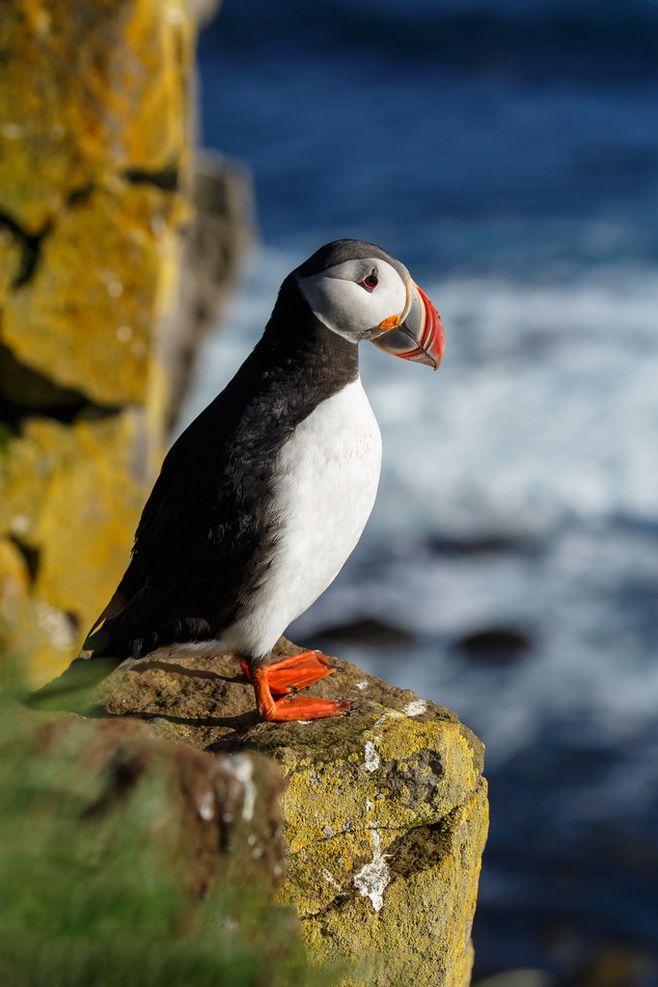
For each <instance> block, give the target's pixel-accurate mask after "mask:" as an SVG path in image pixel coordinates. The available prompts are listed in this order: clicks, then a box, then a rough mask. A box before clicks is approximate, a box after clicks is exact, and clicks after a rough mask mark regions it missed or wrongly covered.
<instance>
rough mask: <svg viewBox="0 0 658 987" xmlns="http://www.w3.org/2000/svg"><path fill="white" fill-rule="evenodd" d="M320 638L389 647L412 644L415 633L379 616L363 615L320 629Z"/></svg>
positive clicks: (318, 635) (318, 634)
mask: <svg viewBox="0 0 658 987" xmlns="http://www.w3.org/2000/svg"><path fill="white" fill-rule="evenodd" d="M316 636H317V637H318V638H322V639H323V640H325V641H331V642H332V643H333V642H334V641H357V642H358V643H359V644H373V645H377V646H378V647H387V646H391V647H392V646H393V645H398V644H411V643H412V642H413V635H412V634H410V633H409V632H408V631H406V630H404V629H403V628H402V627H396V626H395V625H394V624H389V623H387V622H386V621H384V620H379V618H377V617H361V618H357V619H356V620H350V621H347V622H346V623H344V624H335V625H334V626H333V627H325V628H323V629H322V630H321V631H318V633H317V635H316Z"/></svg>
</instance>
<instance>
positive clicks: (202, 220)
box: [161, 151, 255, 426]
mask: <svg viewBox="0 0 658 987" xmlns="http://www.w3.org/2000/svg"><path fill="white" fill-rule="evenodd" d="M192 205H193V218H192V221H191V222H190V223H189V224H188V226H187V229H186V233H185V238H184V243H183V251H182V266H183V270H184V272H185V274H184V277H183V278H182V279H181V282H180V291H179V296H178V302H177V304H176V305H175V306H172V308H171V310H170V312H169V314H168V316H167V318H166V319H165V321H164V325H163V327H162V332H161V353H162V359H163V362H164V365H165V367H166V369H167V381H168V389H169V407H170V411H169V420H168V424H169V426H172V425H174V423H175V421H176V418H177V415H178V412H179V409H180V405H181V402H182V400H183V397H184V396H185V393H186V391H187V388H188V385H189V382H190V378H191V376H192V374H193V372H194V370H195V367H196V363H197V358H198V355H199V350H200V346H201V343H202V341H203V339H204V337H205V336H206V334H207V333H208V332H209V331H210V330H211V329H212V328H214V327H216V326H217V324H218V321H219V317H220V313H221V311H222V308H223V306H224V303H225V302H226V300H227V297H228V296H229V294H230V292H231V291H232V289H233V287H234V286H235V282H236V279H237V276H238V272H239V270H240V266H241V263H242V261H243V259H244V256H245V253H246V252H247V249H248V247H249V245H250V244H251V242H252V240H253V239H254V236H255V234H254V220H253V212H254V207H253V202H252V188H251V179H250V176H249V175H248V173H247V171H246V170H245V168H244V167H242V166H241V165H240V164H238V163H237V162H235V161H232V160H230V159H228V158H225V157H224V156H223V155H221V154H218V153H217V152H211V151H201V152H199V154H198V156H197V161H196V165H195V171H194V176H193V182H192Z"/></svg>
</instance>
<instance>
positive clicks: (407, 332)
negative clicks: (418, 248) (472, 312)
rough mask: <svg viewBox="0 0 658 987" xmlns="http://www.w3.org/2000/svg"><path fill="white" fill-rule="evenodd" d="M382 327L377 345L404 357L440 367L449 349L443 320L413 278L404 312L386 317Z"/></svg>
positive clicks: (380, 326)
mask: <svg viewBox="0 0 658 987" xmlns="http://www.w3.org/2000/svg"><path fill="white" fill-rule="evenodd" d="M379 328H380V329H381V330H382V334H381V335H380V336H377V338H376V339H373V343H374V344H375V346H379V348H380V349H381V350H384V351H385V352H386V353H391V354H392V355H393V356H399V357H401V358H402V359H403V360H412V361H413V362H414V363H424V364H425V365H426V366H428V367H433V368H434V370H438V369H439V364H440V363H441V360H442V359H443V351H444V349H445V336H444V332H443V323H442V322H441V317H440V315H439V313H438V312H437V310H436V309H435V308H434V305H433V304H432V302H431V301H430V299H429V298H428V296H427V295H426V294H425V292H424V291H423V289H422V288H420V287H419V286H418V285H417V284H416V283H415V282H414V281H411V280H410V281H409V283H408V286H407V304H406V306H405V310H404V312H403V313H402V314H401V315H399V316H397V315H393V316H390V318H388V319H384V321H383V322H380V324H379Z"/></svg>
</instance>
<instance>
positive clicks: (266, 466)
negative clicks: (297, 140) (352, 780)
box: [74, 239, 444, 722]
mask: <svg viewBox="0 0 658 987" xmlns="http://www.w3.org/2000/svg"><path fill="white" fill-rule="evenodd" d="M362 342H371V343H374V345H375V346H377V347H379V349H381V350H383V351H384V352H385V353H389V354H392V355H393V356H397V357H401V358H402V359H404V360H408V361H411V362H412V363H421V364H425V365H427V366H430V367H433V368H434V369H435V370H436V369H437V368H438V366H439V364H440V362H441V359H442V356H443V349H444V333H443V326H442V323H441V319H440V317H439V315H438V313H437V311H436V309H435V307H434V305H433V304H432V302H431V301H430V299H429V298H428V296H427V295H426V294H425V292H424V291H423V290H422V289H421V288H420V287H419V286H418V285H417V284H416V283H415V282H414V281H413V280H412V278H411V275H410V274H409V272H408V270H407V268H406V267H405V266H404V264H402V263H401V262H400V261H399V260H396V259H395V258H393V257H391V255H390V254H388V253H387V252H386V251H385V250H382V249H381V248H380V247H377V246H375V245H374V244H372V243H366V242H363V241H360V240H349V239H342V240H335V241H333V242H332V243H328V244H326V245H325V246H323V247H320V249H319V250H317V251H316V252H315V253H314V254H313V255H312V256H311V257H309V258H308V260H306V261H305V262H304V263H303V264H301V265H300V266H299V267H297V268H296V269H295V270H294V271H292V273H291V274H289V275H288V277H286V279H285V280H284V282H283V284H282V285H281V288H280V290H279V294H278V297H277V299H276V303H275V305H274V309H273V311H272V315H271V317H270V319H269V321H268V323H267V325H266V327H265V330H264V332H263V335H262V337H261V339H260V341H259V342H258V343H257V345H256V346H255V348H254V349H253V351H252V352H251V354H250V355H249V356H248V357H247V359H246V360H245V362H244V363H243V364H242V366H241V367H240V369H239V370H238V371H237V373H236V374H235V376H234V377H233V379H232V380H231V381H230V383H229V384H228V385H227V386H226V387H225V389H224V390H223V391H222V392H221V393H220V394H219V395H218V396H217V397H216V398H215V399H214V400H213V401H212V402H211V403H210V404H209V405H208V407H207V408H206V409H205V410H204V411H203V412H201V414H200V415H199V416H198V417H197V418H196V419H195V420H194V421H193V422H192V424H191V425H189V426H188V427H187V428H186V429H185V431H184V432H183V433H182V434H181V435H180V437H179V438H178V439H177V440H176V441H175V442H174V444H173V445H172V447H171V449H170V450H169V452H168V454H167V456H166V457H165V459H164V462H163V465H162V469H161V471H160V474H159V476H158V478H157V480H156V482H155V484H154V486H153V489H152V492H151V494H150V496H149V498H148V500H147V502H146V505H145V507H144V510H143V513H142V515H141V519H140V521H139V524H138V527H137V531H136V534H135V539H134V545H133V549H132V553H131V557H130V563H129V565H128V568H127V569H126V572H125V574H124V576H123V578H122V579H121V581H120V583H119V585H118V587H117V589H116V592H115V593H114V595H113V596H112V598H111V600H110V601H109V603H108V604H107V606H106V607H105V609H104V610H103V611H102V613H101V614H100V616H99V617H98V619H97V620H96V622H95V623H94V625H93V627H92V628H91V630H90V632H89V634H88V635H87V638H86V640H85V642H84V644H83V651H82V652H81V655H80V659H82V660H84V661H85V662H87V661H92V662H93V661H94V659H96V658H108V657H111V658H112V659H113V660H114V661H116V662H117V663H119V662H126V661H127V662H129V663H130V662H132V661H134V660H140V659H142V658H146V657H147V656H148V655H150V654H151V653H152V652H154V651H156V650H157V649H158V648H161V647H162V646H165V645H168V646H174V648H175V653H176V655H177V656H178V655H180V657H181V658H183V657H185V656H186V655H189V656H193V655H194V654H195V653H197V654H198V653H199V652H200V651H204V652H205V653H209V650H210V653H212V651H214V653H220V652H230V653H232V654H234V655H235V656H236V658H237V660H238V661H240V662H241V664H242V668H243V671H244V672H245V674H246V676H247V678H248V679H249V681H250V682H251V685H252V687H253V690H254V694H255V703H256V708H257V710H258V715H259V717H260V719H261V720H265V721H272V722H280V721H289V720H315V719H322V718H324V717H336V716H345V715H347V714H348V713H349V709H350V707H349V703H347V702H340V701H334V700H330V699H319V698H314V697H313V696H309V695H306V694H304V695H300V690H301V689H304V688H305V687H306V686H308V685H311V684H312V683H313V682H316V681H318V680H320V679H322V678H324V677H325V676H326V675H330V674H332V673H333V672H334V671H335V665H334V663H333V662H332V661H331V660H330V659H329V658H328V657H327V656H326V655H324V654H322V653H321V652H319V651H304V652H302V653H301V654H297V655H293V656H292V657H287V658H284V659H282V660H275V659H274V658H273V656H272V652H273V649H274V646H275V645H276V643H277V641H278V640H279V638H280V637H281V635H282V634H283V633H284V632H285V630H286V628H287V627H288V625H289V624H290V623H292V621H293V620H295V619H296V618H297V617H299V616H300V615H301V614H303V613H304V612H305V611H306V610H307V609H308V608H309V607H310V606H311V605H312V604H313V603H314V602H315V600H317V598H318V597H319V596H320V595H321V594H322V593H323V592H324V591H325V590H326V589H327V587H328V586H329V585H330V584H331V583H332V581H333V580H334V579H335V577H336V576H337V574H338V573H339V572H340V570H341V569H342V567H343V565H344V564H345V562H346V561H347V559H348V557H349V556H350V554H351V553H352V551H353V550H354V548H355V547H356V544H357V542H358V541H359V538H360V536H361V533H362V531H363V529H364V526H365V524H366V521H367V520H368V517H369V515H370V512H371V510H372V507H373V504H374V501H375V495H376V492H377V486H378V481H379V473H380V462H381V438H380V433H379V428H378V426H377V422H376V420H375V417H374V414H373V412H372V409H371V407H370V404H369V402H368V399H367V397H366V394H365V391H364V389H363V386H362V384H361V379H360V376H359V344H360V343H362ZM74 664H76V662H74Z"/></svg>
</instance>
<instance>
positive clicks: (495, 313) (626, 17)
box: [185, 0, 658, 987]
mask: <svg viewBox="0 0 658 987" xmlns="http://www.w3.org/2000/svg"><path fill="white" fill-rule="evenodd" d="M201 99H202V129H203V140H204V143H205V144H206V145H208V146H212V147H215V148H218V149H221V150H222V151H224V152H225V153H227V154H229V155H231V156H233V157H235V158H238V159H240V160H241V161H243V162H245V163H246V164H247V166H248V167H249V168H250V169H251V171H252V173H253V177H254V182H255V191H256V205H257V215H258V223H259V227H260V231H261V242H260V245H259V246H258V248H256V249H254V252H253V254H252V256H251V258H250V260H249V264H248V266H247V270H246V272H245V276H244V279H243V283H242V285H241V287H240V290H239V292H238V293H237V294H236V296H235V297H234V299H233V301H232V303H231V305H230V306H229V309H228V310H227V311H226V313H225V315H224V318H223V320H222V326H221V332H218V333H217V334H215V335H213V336H212V338H210V340H209V341H208V343H207V345H206V350H205V353H204V358H203V360H202V361H201V366H200V370H199V374H198V379H197V381H196V385H195V389H194V392H193V393H192V395H191V396H190V399H189V401H188V405H187V408H186V411H185V415H186V418H187V420H189V419H190V418H191V417H192V416H193V415H194V414H196V413H197V412H198V411H199V410H200V409H201V408H202V407H203V406H204V405H205V404H206V403H207V402H208V401H209V400H210V399H211V398H212V397H213V396H214V395H215V394H216V393H217V391H218V390H219V389H220V388H221V387H222V386H223V385H224V384H225V383H226V381H227V380H228V379H229V377H230V376H231V375H232V373H233V371H234V370H235V369H236V368H237V366H238V365H239V364H240V362H241V361H242V360H243V359H244V356H245V355H246V353H247V352H248V351H249V349H250V348H251V347H252V345H253V343H254V342H255V340H256V339H257V337H258V335H259V334H260V332H261V330H262V328H263V326H264V324H265V322H266V320H267V317H268V314H269V311H270V310H271V307H272V304H273V300H274V297H275V294H276V290H277V288H278V285H279V283H280V282H281V280H282V279H283V277H284V276H285V275H286V274H287V273H288V271H290V270H291V269H292V268H293V267H294V266H296V265H297V264H298V263H299V262H300V261H301V260H303V259H304V258H305V257H306V256H307V255H308V254H309V253H311V252H312V251H313V250H314V249H315V248H316V247H317V246H319V245H320V244H321V243H323V242H326V241H328V240H331V239H334V238H336V237H339V236H353V237H357V238H359V239H366V240H374V241H375V242H377V243H380V244H381V245H382V246H383V247H385V248H386V249H388V250H389V251H390V252H392V253H393V254H395V255H396V256H398V257H399V258H400V259H401V260H403V261H404V262H405V263H406V264H407V265H408V267H409V268H410V270H411V271H412V274H413V276H414V277H415V279H416V280H417V281H419V282H420V284H421V285H422V286H423V287H424V288H425V290H427V291H428V293H429V294H430V296H431V297H432V298H433V300H434V302H435V304H436V306H437V308H438V310H439V312H440V313H441V315H442V317H443V321H444V325H445V330H446V341H447V345H446V357H445V360H444V363H443V365H442V367H441V370H440V371H439V373H437V374H432V373H431V372H430V371H429V369H427V368H425V367H421V366H417V365H408V364H406V363H403V362H402V361H397V360H391V359H387V358H386V356H385V355H384V354H383V353H381V352H380V351H378V350H376V349H375V348H374V347H366V348H365V350H364V352H363V354H362V364H363V371H362V375H363V380H364V384H365V386H366V389H367V391H368V394H369V396H370V399H371V402H372V404H373V407H374V409H375V412H376V414H377V417H378V419H379V422H380V426H381V429H382V435H383V441H384V466H383V474H382V481H381V487H380V494H379V498H378V501H377V505H376V508H375V511H374V514H373V516H372V519H371V522H370V524H369V527H368V528H367V530H366V533H365V535H364V537H363V539H362V542H361V544H360V545H359V547H358V549H357V551H356V552H355V554H354V556H353V557H352V559H351V560H350V562H349V564H348V565H347V566H346V568H345V570H344V571H343V573H341V575H340V576H339V578H338V579H337V580H336V582H335V584H334V585H333V586H332V588H331V589H330V590H329V591H328V592H327V593H326V594H325V596H324V597H323V598H322V599H321V600H320V601H318V603H317V604H316V605H315V607H314V608H313V609H312V610H311V611H310V612H309V613H308V614H306V615H305V617H303V618H302V619H301V620H300V621H299V622H298V623H297V625H296V627H294V628H293V636H295V637H296V639H297V640H299V641H302V642H304V643H308V644H309V645H314V644H322V643H323V642H327V649H328V650H333V652H334V653H339V654H340V655H341V656H343V657H345V658H349V659H352V660H354V661H356V662H359V663H360V664H362V665H363V666H364V667H366V668H367V669H369V670H370V671H373V672H374V673H376V674H379V675H382V676H383V677H385V678H387V679H389V680H391V681H393V682H395V683H396V684H398V685H401V686H405V687H409V688H412V689H415V690H416V691H418V692H420V693H421V694H422V695H425V696H429V697H431V698H432V699H434V700H436V701H438V702H440V703H443V704H445V705H447V706H450V707H451V708H453V709H455V710H456V711H457V712H458V713H459V715H460V717H461V718H462V719H463V720H464V721H465V722H466V723H467V724H469V725H470V726H471V727H472V728H473V729H474V730H476V732H477V733H478V734H479V735H480V737H482V739H483V740H484V741H485V743H486V745H487V774H488V776H489V779H490V783H491V809H492V826H491V836H490V840H489V845H488V849H487V853H486V858H485V866H484V870H483V875H482V883H481V895H480V905H479V911H478V917H477V920H476V926H475V930H474V936H475V945H476V953H477V961H476V979H477V978H478V977H483V976H486V975H490V974H495V973H496V972H498V971H504V970H510V969H518V968H533V969H537V970H541V971H543V973H544V979H543V980H542V983H544V982H545V983H546V984H581V983H582V984H589V985H591V987H598V984H606V985H609V987H625V985H627V984H628V985H635V984H638V985H642V987H653V985H656V984H658V654H657V643H658V634H657V628H658V273H657V270H658V268H657V262H658V3H656V2H634V0H628V2H624V3H615V4H612V3H608V2H606V0H599V2H596V3H594V2H590V0H571V2H562V0H525V2H521V0H497V2H496V3H495V4H493V3H491V2H484V0H443V2H438V0H437V2H431V0H407V2H405V3H401V2H398V3H395V4H394V3H391V2H387V0H377V2H375V0H360V2H359V3H358V4H357V3H350V2H346V0H326V2H324V3H322V4H315V5H310V4H305V3H301V2H293V0H280V2H279V3H277V4H269V3H265V2H261V3H259V2H256V0H225V3H224V5H223V7H222V10H221V13H220V15H219V17H218V19H217V20H216V22H215V23H214V24H213V25H212V26H211V27H210V28H209V29H208V30H207V31H206V32H205V33H204V35H203V37H202V40H201ZM373 635H374V636H373ZM620 971H621V972H620ZM615 977H616V979H615ZM611 978H612V979H611Z"/></svg>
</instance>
